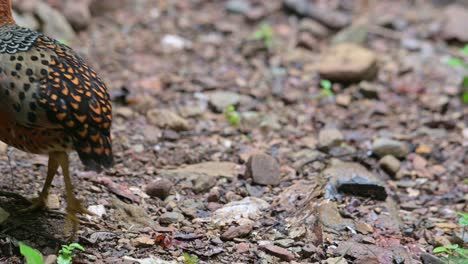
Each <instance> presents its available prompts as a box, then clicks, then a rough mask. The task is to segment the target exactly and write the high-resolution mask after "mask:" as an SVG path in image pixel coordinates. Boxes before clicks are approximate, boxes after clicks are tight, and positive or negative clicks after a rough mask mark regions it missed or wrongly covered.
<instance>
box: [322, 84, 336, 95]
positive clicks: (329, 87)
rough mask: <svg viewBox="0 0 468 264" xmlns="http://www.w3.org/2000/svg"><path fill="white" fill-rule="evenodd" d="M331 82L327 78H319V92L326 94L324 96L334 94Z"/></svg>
mask: <svg viewBox="0 0 468 264" xmlns="http://www.w3.org/2000/svg"><path fill="white" fill-rule="evenodd" d="M332 86H333V84H332V82H330V81H329V80H321V81H320V87H322V92H321V94H323V95H326V96H334V95H335V93H334V92H333V90H332Z"/></svg>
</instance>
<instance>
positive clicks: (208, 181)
mask: <svg viewBox="0 0 468 264" xmlns="http://www.w3.org/2000/svg"><path fill="white" fill-rule="evenodd" d="M216 182H217V181H216V178H214V177H196V178H195V179H194V180H193V191H194V192H195V193H204V192H206V191H208V190H209V189H211V188H212V187H213V186H215V185H216Z"/></svg>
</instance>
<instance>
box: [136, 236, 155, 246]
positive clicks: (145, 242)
mask: <svg viewBox="0 0 468 264" xmlns="http://www.w3.org/2000/svg"><path fill="white" fill-rule="evenodd" d="M154 244H155V241H154V239H152V238H150V237H147V236H141V237H137V238H135V239H133V240H132V245H133V246H134V247H137V248H142V247H151V246H154Z"/></svg>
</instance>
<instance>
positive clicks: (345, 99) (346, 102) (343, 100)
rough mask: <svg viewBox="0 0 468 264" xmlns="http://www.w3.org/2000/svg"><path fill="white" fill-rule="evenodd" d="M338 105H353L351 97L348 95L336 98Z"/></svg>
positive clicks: (339, 95) (340, 95)
mask: <svg viewBox="0 0 468 264" xmlns="http://www.w3.org/2000/svg"><path fill="white" fill-rule="evenodd" d="M336 104H337V105H341V106H344V107H347V106H349V105H350V104H351V96H349V95H348V94H338V95H337V96H336Z"/></svg>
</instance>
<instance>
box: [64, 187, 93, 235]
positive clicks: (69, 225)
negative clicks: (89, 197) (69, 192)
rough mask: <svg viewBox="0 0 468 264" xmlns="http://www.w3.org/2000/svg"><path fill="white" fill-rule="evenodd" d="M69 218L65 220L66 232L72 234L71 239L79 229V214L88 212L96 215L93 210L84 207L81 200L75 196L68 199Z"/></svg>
mask: <svg viewBox="0 0 468 264" xmlns="http://www.w3.org/2000/svg"><path fill="white" fill-rule="evenodd" d="M67 203H68V205H67V220H66V222H65V234H66V235H70V239H71V240H72V239H73V238H74V236H75V234H76V232H77V231H78V226H79V223H80V220H79V219H78V216H77V214H87V215H94V213H92V212H91V211H89V210H88V209H86V208H84V207H83V206H82V205H81V203H80V201H79V200H78V199H76V198H75V197H74V196H72V197H71V198H69V199H68V201H67Z"/></svg>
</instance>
